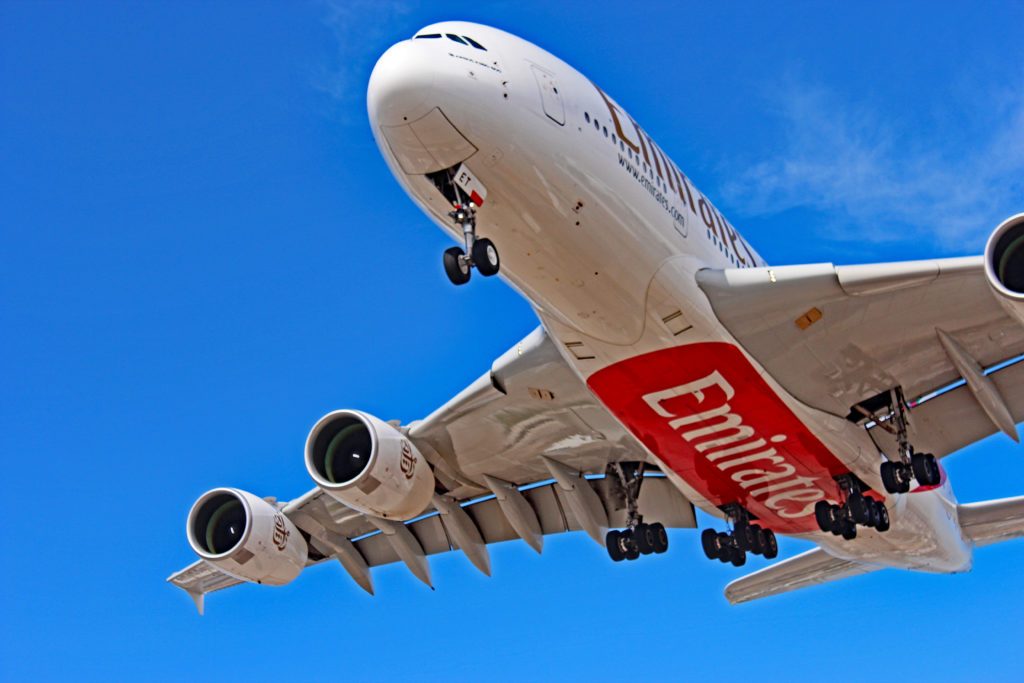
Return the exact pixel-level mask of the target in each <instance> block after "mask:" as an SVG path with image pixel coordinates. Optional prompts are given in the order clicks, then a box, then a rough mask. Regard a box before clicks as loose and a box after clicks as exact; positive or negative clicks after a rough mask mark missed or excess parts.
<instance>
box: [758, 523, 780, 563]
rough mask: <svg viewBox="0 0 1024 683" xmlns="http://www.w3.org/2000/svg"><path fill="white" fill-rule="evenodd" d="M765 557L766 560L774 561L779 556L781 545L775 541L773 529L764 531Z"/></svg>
mask: <svg viewBox="0 0 1024 683" xmlns="http://www.w3.org/2000/svg"><path fill="white" fill-rule="evenodd" d="M761 554H762V555H764V559H766V560H774V559H775V558H776V557H778V555H779V543H778V541H776V540H775V532H774V531H772V530H771V529H765V530H764V552H763V553H761Z"/></svg>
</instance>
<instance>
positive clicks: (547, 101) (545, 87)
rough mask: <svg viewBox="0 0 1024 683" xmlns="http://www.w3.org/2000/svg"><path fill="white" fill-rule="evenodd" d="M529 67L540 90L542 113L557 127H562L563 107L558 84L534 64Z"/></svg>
mask: <svg viewBox="0 0 1024 683" xmlns="http://www.w3.org/2000/svg"><path fill="white" fill-rule="evenodd" d="M530 66H531V68H532V69H533V77H534V78H536V79H537V87H538V88H540V102H541V105H543V107H544V113H545V114H547V115H548V118H549V119H551V120H552V121H554V122H555V123H557V124H558V125H560V126H564V125H565V105H564V104H563V103H562V96H561V95H560V94H559V92H558V83H557V81H555V77H554V76H553V75H552V74H550V73H549V72H547V71H545V70H544V69H542V68H540V67H539V66H537V65H536V64H531V65H530Z"/></svg>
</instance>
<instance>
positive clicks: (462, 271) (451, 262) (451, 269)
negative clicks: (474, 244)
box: [444, 247, 469, 285]
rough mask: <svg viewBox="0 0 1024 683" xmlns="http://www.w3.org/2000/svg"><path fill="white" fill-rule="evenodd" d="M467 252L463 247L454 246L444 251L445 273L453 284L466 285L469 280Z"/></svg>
mask: <svg viewBox="0 0 1024 683" xmlns="http://www.w3.org/2000/svg"><path fill="white" fill-rule="evenodd" d="M465 257H466V252H464V251H463V250H462V248H461V247H452V248H451V249H446V250H445V252H444V273H445V275H447V276H448V279H449V280H451V281H452V284H453V285H464V284H466V283H467V282H469V262H468V261H466V258H465Z"/></svg>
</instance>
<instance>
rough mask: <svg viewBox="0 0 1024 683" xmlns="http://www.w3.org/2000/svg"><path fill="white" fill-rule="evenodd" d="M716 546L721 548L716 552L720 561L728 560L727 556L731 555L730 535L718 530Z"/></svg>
mask: <svg viewBox="0 0 1024 683" xmlns="http://www.w3.org/2000/svg"><path fill="white" fill-rule="evenodd" d="M718 547H719V548H721V549H722V550H721V552H720V553H719V554H718V560H719V561H720V562H728V561H729V558H730V557H732V536H730V535H729V534H727V533H725V532H724V531H719V532H718Z"/></svg>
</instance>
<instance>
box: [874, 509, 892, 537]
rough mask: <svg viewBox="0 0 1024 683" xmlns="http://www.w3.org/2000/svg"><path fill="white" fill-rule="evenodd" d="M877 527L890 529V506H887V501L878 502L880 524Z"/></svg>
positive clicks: (881, 529)
mask: <svg viewBox="0 0 1024 683" xmlns="http://www.w3.org/2000/svg"><path fill="white" fill-rule="evenodd" d="M875 528H876V529H878V530H879V531H888V530H889V508H887V507H885V503H879V504H878V524H876V525H875Z"/></svg>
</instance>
